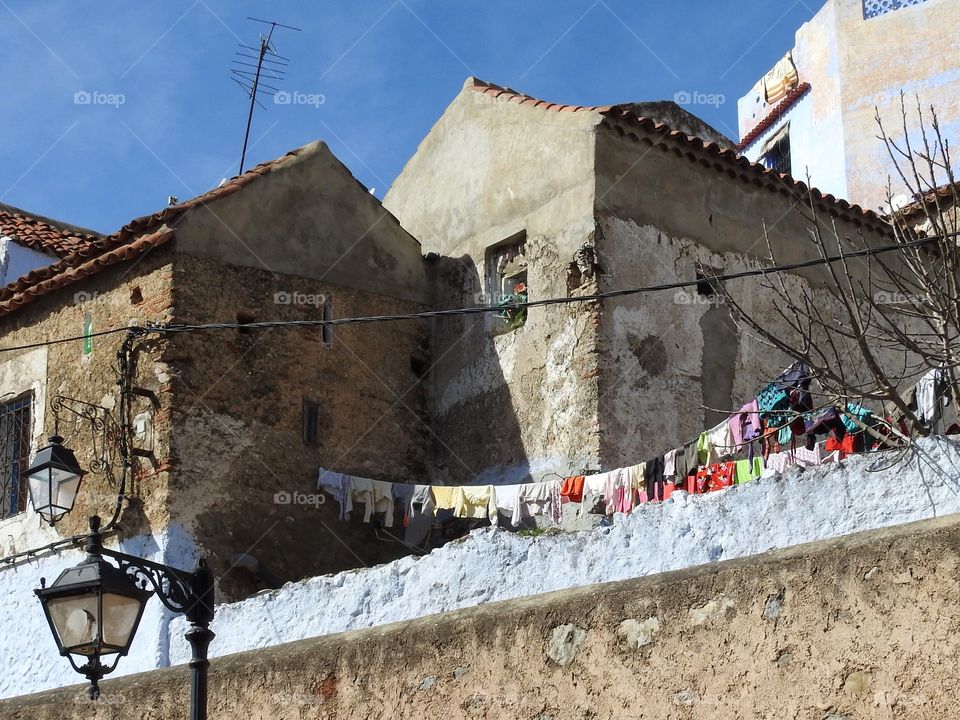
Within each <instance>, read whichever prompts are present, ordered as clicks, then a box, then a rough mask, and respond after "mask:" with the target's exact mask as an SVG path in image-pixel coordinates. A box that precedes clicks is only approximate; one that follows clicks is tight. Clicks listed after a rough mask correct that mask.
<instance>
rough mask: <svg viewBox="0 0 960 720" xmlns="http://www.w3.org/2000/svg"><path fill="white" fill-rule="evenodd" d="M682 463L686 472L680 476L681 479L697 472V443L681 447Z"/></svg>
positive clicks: (698, 461)
mask: <svg viewBox="0 0 960 720" xmlns="http://www.w3.org/2000/svg"><path fill="white" fill-rule="evenodd" d="M683 463H684V465H685V466H686V469H687V471H686V472H685V473H684V474H683V475H682V476H680V477H681V482H682V478H684V477H687V476H689V475H692V474H693V473H695V472H696V471H697V467H698V466H699V465H700V444H699V442H692V443H687V444H686V445H684V446H683Z"/></svg>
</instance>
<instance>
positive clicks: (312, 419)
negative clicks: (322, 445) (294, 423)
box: [303, 398, 320, 445]
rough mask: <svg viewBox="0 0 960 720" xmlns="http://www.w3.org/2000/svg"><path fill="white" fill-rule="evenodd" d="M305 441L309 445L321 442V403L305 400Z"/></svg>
mask: <svg viewBox="0 0 960 720" xmlns="http://www.w3.org/2000/svg"><path fill="white" fill-rule="evenodd" d="M303 441H304V442H305V443H307V445H316V444H318V443H319V442H320V403H318V402H314V401H313V400H307V399H306V398H304V399H303Z"/></svg>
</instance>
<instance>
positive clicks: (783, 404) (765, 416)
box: [757, 383, 790, 428]
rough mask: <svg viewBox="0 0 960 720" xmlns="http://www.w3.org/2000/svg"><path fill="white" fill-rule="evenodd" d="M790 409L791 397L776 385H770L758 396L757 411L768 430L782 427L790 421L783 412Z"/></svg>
mask: <svg viewBox="0 0 960 720" xmlns="http://www.w3.org/2000/svg"><path fill="white" fill-rule="evenodd" d="M789 407H790V396H789V395H788V394H787V392H786V391H785V390H784V389H783V388H781V387H780V386H779V385H777V384H776V383H770V384H769V385H767V386H766V387H765V388H764V389H763V390H761V391H760V394H758V395H757V409H758V410H759V412H760V417H761V419H762V420H763V421H764V422H765V423H766V426H767V428H775V427H780V426H781V425H783V424H784V423H785V422H786V421H787V420H788V419H789V413H785V412H783V411H785V410H788V409H789Z"/></svg>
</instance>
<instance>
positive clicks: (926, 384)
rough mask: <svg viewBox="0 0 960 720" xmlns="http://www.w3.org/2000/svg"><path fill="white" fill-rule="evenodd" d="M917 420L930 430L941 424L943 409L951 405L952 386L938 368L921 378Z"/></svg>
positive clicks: (917, 394)
mask: <svg viewBox="0 0 960 720" xmlns="http://www.w3.org/2000/svg"><path fill="white" fill-rule="evenodd" d="M915 391H916V403H917V419H918V420H919V421H920V422H922V423H923V424H924V426H925V427H927V428H929V429H935V428H936V426H937V423H938V422H940V415H941V410H942V408H944V407H946V406H947V405H949V404H950V385H949V383H948V382H947V374H946V372H945V371H944V370H942V369H940V368H937V369H935V370H930V371H929V372H928V373H927V374H926V375H924V376H923V377H922V378H920V382H918V383H917V385H916V388H915Z"/></svg>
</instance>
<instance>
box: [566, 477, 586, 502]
mask: <svg viewBox="0 0 960 720" xmlns="http://www.w3.org/2000/svg"><path fill="white" fill-rule="evenodd" d="M560 497H562V498H566V499H567V500H568V501H569V502H581V501H582V500H583V475H575V476H574V477H568V478H566V479H564V481H563V483H562V484H561V485H560Z"/></svg>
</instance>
